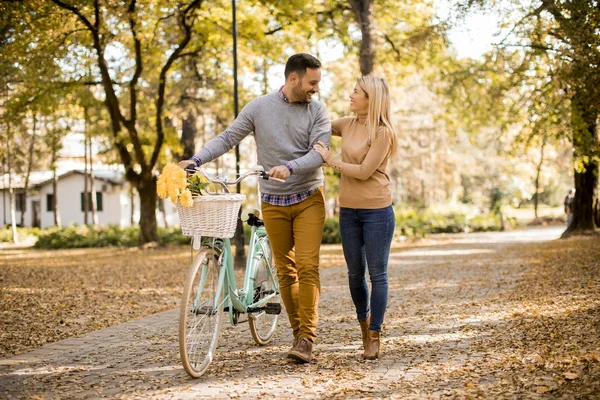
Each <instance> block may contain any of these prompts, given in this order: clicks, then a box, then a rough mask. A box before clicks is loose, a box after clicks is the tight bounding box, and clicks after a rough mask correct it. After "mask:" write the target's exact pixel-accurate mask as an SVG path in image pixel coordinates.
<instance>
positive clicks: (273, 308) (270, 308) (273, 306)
mask: <svg viewBox="0 0 600 400" xmlns="http://www.w3.org/2000/svg"><path fill="white" fill-rule="evenodd" d="M265 313H267V314H274V315H278V314H281V304H279V303H267V305H266V307H265Z"/></svg>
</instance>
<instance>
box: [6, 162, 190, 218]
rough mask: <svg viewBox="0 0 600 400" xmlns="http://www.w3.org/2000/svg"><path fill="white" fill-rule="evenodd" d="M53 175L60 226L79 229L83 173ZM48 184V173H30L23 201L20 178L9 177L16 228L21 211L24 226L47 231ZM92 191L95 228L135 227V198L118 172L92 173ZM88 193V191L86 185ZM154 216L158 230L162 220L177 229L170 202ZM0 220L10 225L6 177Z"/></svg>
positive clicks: (50, 195)
mask: <svg viewBox="0 0 600 400" xmlns="http://www.w3.org/2000/svg"><path fill="white" fill-rule="evenodd" d="M57 175H58V183H57V198H58V209H59V214H60V222H61V225H62V226H68V225H71V224H75V225H83V224H84V222H85V218H84V186H85V183H84V177H85V175H84V172H83V171H82V170H78V169H71V170H63V171H60V172H58V174H57ZM52 182H53V178H52V172H51V171H38V172H33V173H32V174H31V175H30V178H29V190H28V193H27V197H25V193H24V179H23V177H22V176H16V175H13V176H12V187H13V190H14V193H15V206H16V218H15V220H16V223H17V224H18V225H20V224H21V214H22V212H23V209H24V208H25V215H24V221H23V225H24V226H29V227H39V228H48V227H50V226H53V225H54V213H53V201H54V191H53V189H52ZM94 189H95V191H96V204H97V215H98V224H99V225H101V226H105V225H109V224H115V225H119V226H122V227H128V226H131V225H132V221H133V223H134V224H136V225H137V224H138V223H139V218H140V202H139V197H138V194H137V192H136V191H132V190H131V186H130V184H129V183H128V182H127V181H126V180H125V178H124V174H123V171H122V170H119V169H99V170H94ZM88 190H90V185H89V181H88ZM132 193H133V194H132ZM25 205H26V207H25ZM163 206H164V212H163ZM90 208H91V205H90ZM156 216H157V223H158V225H159V226H165V216H166V221H167V224H168V225H169V226H174V225H179V218H178V216H177V211H176V208H175V206H174V205H173V204H172V203H171V201H170V200H167V201H164V202H162V201H160V200H159V204H158V207H157V214H156ZM0 218H2V219H3V220H2V221H3V224H4V225H8V224H11V223H12V221H11V216H10V197H9V191H8V175H4V176H3V177H2V180H1V181H0ZM88 223H90V224H91V223H92V212H91V210H90V211H89V214H88Z"/></svg>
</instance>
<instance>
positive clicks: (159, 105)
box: [148, 0, 203, 172]
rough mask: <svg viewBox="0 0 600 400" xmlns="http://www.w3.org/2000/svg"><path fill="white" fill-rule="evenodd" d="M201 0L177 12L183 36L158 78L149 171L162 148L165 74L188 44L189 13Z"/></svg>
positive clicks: (189, 32) (190, 37)
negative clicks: (154, 138)
mask: <svg viewBox="0 0 600 400" xmlns="http://www.w3.org/2000/svg"><path fill="white" fill-rule="evenodd" d="M202 1H203V0H194V1H192V2H191V3H190V4H189V5H188V7H186V8H185V10H184V11H183V12H181V13H180V14H179V25H180V27H181V28H182V29H183V38H182V39H181V41H180V42H179V45H178V46H177V48H176V49H175V51H174V52H173V53H171V55H170V56H169V59H168V60H167V62H166V63H165V65H164V66H163V67H162V69H161V71H160V75H159V80H158V94H157V97H156V121H155V123H156V144H155V146H154V150H153V151H152V157H151V158H150V164H149V166H148V167H149V170H150V171H149V172H151V170H152V168H153V167H154V165H155V164H156V161H157V160H158V156H159V154H160V149H161V148H162V144H163V141H164V137H165V135H164V130H163V121H162V113H163V107H164V104H165V89H166V84H167V74H168V72H169V70H170V69H171V66H172V65H173V63H174V62H175V60H177V58H179V56H180V55H181V53H183V51H184V50H185V48H186V46H187V45H188V44H189V42H190V40H191V39H192V23H191V21H188V18H190V15H188V14H192V13H193V11H195V10H196V9H197V8H199V7H200V6H201V5H202Z"/></svg>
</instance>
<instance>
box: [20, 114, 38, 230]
mask: <svg viewBox="0 0 600 400" xmlns="http://www.w3.org/2000/svg"><path fill="white" fill-rule="evenodd" d="M32 117H33V130H32V132H31V141H30V142H29V151H28V152H27V154H28V159H27V171H26V172H25V182H24V184H23V197H24V198H25V201H23V204H22V206H21V207H22V208H21V226H25V212H26V211H27V195H28V194H29V176H30V175H31V170H32V169H33V159H34V155H33V153H34V152H33V150H34V149H35V134H36V129H37V118H36V116H35V113H33V116H32ZM32 225H33V224H32Z"/></svg>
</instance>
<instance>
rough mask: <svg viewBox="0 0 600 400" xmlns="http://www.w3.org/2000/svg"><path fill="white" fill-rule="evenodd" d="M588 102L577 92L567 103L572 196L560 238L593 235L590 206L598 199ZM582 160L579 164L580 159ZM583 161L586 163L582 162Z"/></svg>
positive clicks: (594, 134)
mask: <svg viewBox="0 0 600 400" xmlns="http://www.w3.org/2000/svg"><path fill="white" fill-rule="evenodd" d="M590 101H592V100H591V99H588V98H587V96H585V95H582V94H581V93H576V94H575V96H574V97H573V99H572V101H571V104H572V105H571V108H572V120H573V121H572V126H573V150H574V152H573V157H574V158H575V164H576V165H579V164H582V166H583V168H584V169H582V168H577V167H576V168H575V197H574V199H573V209H572V213H573V219H572V221H571V225H569V227H568V228H567V230H566V231H565V232H564V233H563V235H562V237H569V236H570V235H573V234H592V233H594V232H595V230H596V228H595V225H596V224H595V222H594V205H595V203H596V202H597V200H598V173H599V172H600V171H599V168H598V162H597V161H596V160H595V159H594V157H590V156H591V155H590V154H589V153H590V149H592V148H595V147H597V146H598V131H597V128H598V126H597V118H598V116H597V115H596V113H595V112H594V111H593V108H594V107H593V106H590V105H588V104H587V103H588V102H590ZM582 159H583V160H585V161H583V162H581V160H582ZM586 161H587V162H586Z"/></svg>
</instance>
